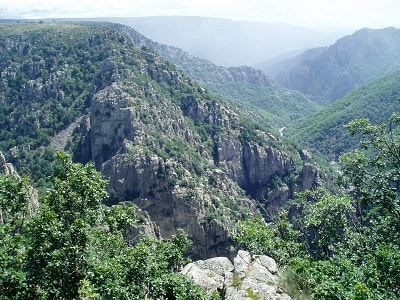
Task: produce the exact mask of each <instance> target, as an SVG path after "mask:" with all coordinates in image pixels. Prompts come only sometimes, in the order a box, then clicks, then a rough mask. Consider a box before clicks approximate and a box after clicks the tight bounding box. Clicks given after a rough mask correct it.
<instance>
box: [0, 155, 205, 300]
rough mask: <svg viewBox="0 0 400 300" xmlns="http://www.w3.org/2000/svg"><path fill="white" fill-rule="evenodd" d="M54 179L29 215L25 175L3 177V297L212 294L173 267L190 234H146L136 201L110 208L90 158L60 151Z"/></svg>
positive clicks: (0, 201)
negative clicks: (132, 229)
mask: <svg viewBox="0 0 400 300" xmlns="http://www.w3.org/2000/svg"><path fill="white" fill-rule="evenodd" d="M51 181H52V185H51V187H50V188H49V190H48V192H47V193H46V194H45V195H44V196H42V197H41V199H40V200H41V201H40V208H39V209H38V211H37V212H36V213H35V214H34V215H33V216H28V214H27V212H28V210H27V209H28V207H29V197H28V194H27V191H29V186H28V185H27V183H26V181H24V180H19V179H15V178H11V177H4V176H3V177H0V183H1V186H0V187H1V189H0V205H1V207H0V208H1V213H2V214H1V216H2V219H1V223H0V238H1V244H0V257H1V260H0V267H1V270H0V298H1V299H146V298H148V299H182V300H183V299H209V298H210V297H209V296H207V295H206V293H205V291H204V290H202V289H201V288H199V287H197V286H196V285H194V283H193V282H191V281H190V280H189V279H188V278H187V277H185V276H184V275H182V274H179V273H176V271H177V270H178V269H179V267H180V266H182V265H183V264H185V263H186V262H187V261H188V260H187V258H186V257H185V255H184V254H185V252H186V251H187V250H188V248H189V247H190V241H189V240H188V238H187V235H186V234H184V233H183V232H178V234H176V235H175V236H173V237H172V239H171V240H170V241H160V240H156V239H154V238H151V237H147V236H142V238H141V239H140V241H139V242H138V243H137V244H136V245H131V244H130V243H129V242H128V240H127V239H126V237H127V233H128V230H127V226H132V225H134V224H136V223H137V222H139V219H138V217H137V214H136V209H135V207H134V206H132V205H127V204H119V205H115V206H112V207H106V206H104V205H103V204H102V202H103V200H104V199H105V198H106V197H107V192H106V184H107V182H106V181H105V180H104V179H103V178H102V176H101V175H100V173H98V172H97V171H96V170H95V169H94V166H93V165H92V164H88V165H82V164H75V163H72V162H71V160H70V157H69V156H68V155H66V154H64V153H59V154H58V155H57V162H56V166H55V172H54V176H53V177H52V179H51Z"/></svg>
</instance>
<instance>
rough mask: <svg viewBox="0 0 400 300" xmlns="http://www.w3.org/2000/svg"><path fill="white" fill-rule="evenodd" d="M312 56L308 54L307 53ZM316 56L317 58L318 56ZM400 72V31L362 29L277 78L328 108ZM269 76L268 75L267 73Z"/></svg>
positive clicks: (291, 67)
mask: <svg viewBox="0 0 400 300" xmlns="http://www.w3.org/2000/svg"><path fill="white" fill-rule="evenodd" d="M308 53H309V52H308ZM315 54H317V55H315ZM399 69H400V29H396V28H393V27H391V28H385V29H367V28H365V29H361V30H358V31H356V32H355V33H353V34H352V35H349V36H345V37H343V38H341V39H339V40H338V41H337V42H336V43H335V44H333V45H331V46H330V47H328V48H326V49H325V50H324V51H322V52H321V53H318V51H316V53H314V55H313V56H311V57H307V55H304V54H303V55H302V58H301V57H300V62H298V63H296V64H295V65H294V66H289V68H288V69H287V70H286V71H284V72H283V73H282V74H280V75H278V76H277V77H275V78H276V79H277V80H278V82H280V83H281V84H282V85H283V86H285V87H287V88H291V89H295V90H299V91H301V92H302V93H304V94H305V95H307V96H309V97H310V98H311V99H313V100H314V101H316V102H318V103H320V104H323V105H326V104H329V103H331V102H333V101H334V100H336V99H339V98H341V97H343V96H344V95H346V94H347V93H349V92H351V91H352V90H354V89H355V88H357V87H359V86H361V85H363V84H366V83H369V82H371V81H373V80H375V79H378V78H379V77H381V76H383V75H385V74H388V73H391V72H393V71H396V70H399ZM266 72H267V71H266Z"/></svg>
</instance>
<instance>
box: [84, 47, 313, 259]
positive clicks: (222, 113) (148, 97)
mask: <svg viewBox="0 0 400 300" xmlns="http://www.w3.org/2000/svg"><path fill="white" fill-rule="evenodd" d="M142 51H143V53H142V54H141V57H142V60H139V62H138V63H137V68H138V70H134V69H129V68H126V69H124V68H121V67H117V65H116V64H115V63H113V62H112V61H110V60H111V59H108V60H106V61H105V62H104V63H103V65H102V67H101V72H100V73H99V75H98V77H97V79H96V86H97V88H96V93H94V94H93V96H92V100H91V108H90V110H91V114H90V119H89V120H88V119H86V118H85V119H83V121H82V125H81V131H82V139H81V142H80V144H79V145H80V146H79V147H78V150H77V151H76V153H79V156H80V157H79V159H80V160H83V161H85V160H87V161H89V160H93V161H94V162H95V163H96V166H97V167H98V168H99V169H100V170H101V172H102V173H103V174H104V175H105V176H106V177H107V178H108V179H109V181H110V194H111V195H112V197H113V199H112V201H115V202H118V201H131V202H133V203H135V204H136V205H137V206H138V207H139V208H140V209H142V210H144V211H146V212H147V213H148V214H149V216H150V218H151V220H152V221H154V222H155V223H156V224H157V226H158V228H159V231H160V234H161V236H162V237H163V238H170V237H171V236H172V235H173V234H174V233H175V232H176V230H177V229H178V228H182V229H184V230H185V231H186V232H187V233H188V234H189V237H190V239H192V240H193V249H192V256H193V257H195V258H208V257H213V256H230V255H231V251H232V246H231V238H230V236H231V234H230V229H231V228H232V226H233V224H234V223H235V222H236V221H235V220H238V219H240V218H241V217H242V216H244V215H249V214H255V213H256V210H255V207H256V206H257V204H256V202H255V201H254V200H252V199H249V198H247V197H245V196H244V195H243V193H242V190H241V189H243V190H245V191H246V192H247V193H248V194H250V195H252V196H253V198H254V199H256V200H258V201H259V202H260V203H262V205H264V206H266V207H267V206H268V209H271V211H274V210H276V209H277V208H278V207H279V206H280V205H282V204H283V203H284V202H285V201H287V199H289V198H290V197H291V196H293V193H294V192H295V191H296V189H304V188H312V187H314V186H316V185H318V179H319V173H318V172H317V171H315V173H313V174H312V176H313V178H309V177H307V179H304V180H303V179H301V178H302V177H301V176H302V173H301V172H300V173H299V174H297V175H293V176H295V177H296V176H297V177H296V178H297V180H299V181H301V182H295V181H293V182H292V183H290V185H289V186H287V188H285V189H283V188H282V189H281V190H280V191H279V192H277V191H274V188H275V187H272V186H271V181H272V180H273V179H274V178H285V177H288V176H289V175H290V174H291V173H293V172H294V171H295V169H296V163H295V161H294V159H293V158H292V157H291V156H290V155H289V154H288V153H287V152H285V151H283V150H278V149H276V148H274V147H272V146H269V145H268V141H273V142H275V143H276V142H278V141H277V139H276V138H275V137H274V136H272V135H271V134H268V133H265V132H263V131H258V132H255V133H254V134H255V135H259V136H260V137H262V139H263V140H265V141H266V144H259V143H256V142H254V141H252V140H248V141H246V140H240V138H239V137H240V135H241V132H242V131H243V130H244V129H243V126H246V125H244V124H242V121H241V118H240V116H239V114H238V113H237V112H234V111H233V110H231V109H230V108H229V107H227V106H225V105H222V104H221V103H218V102H217V101H210V100H209V99H207V94H206V92H205V91H204V90H203V89H200V87H194V86H193V84H192V83H190V82H188V81H187V79H185V78H184V77H183V76H182V75H181V74H180V73H179V72H177V71H176V70H174V69H173V68H171V67H169V66H167V65H166V64H165V63H164V62H163V61H162V60H161V59H160V58H159V57H158V56H157V55H155V54H154V53H153V52H152V51H151V50H149V49H146V48H144V49H142ZM138 72H140V73H141V75H137V73H138ZM146 72H147V74H148V75H149V76H150V77H151V78H152V80H154V81H156V82H157V84H161V85H166V86H168V85H171V82H173V83H175V85H177V86H178V87H180V88H182V89H183V88H184V89H188V88H190V89H194V88H195V89H196V93H195V94H186V95H184V96H182V97H181V99H180V101H179V103H176V102H172V101H171V100H170V99H169V98H168V97H166V96H165V95H163V94H162V93H160V91H159V90H158V89H157V86H156V85H155V84H154V81H151V80H148V82H147V83H146V84H143V83H141V84H139V81H138V80H139V79H138V76H142V77H143V76H144V75H143V74H142V73H145V74H146ZM237 72H238V74H242V75H241V76H245V75H243V74H244V73H246V72H244V71H243V70H242V71H241V69H238V70H237ZM102 74H106V75H104V76H106V78H104V76H103V75H102ZM246 74H247V73H246ZM238 76H239V75H238ZM246 76H247V75H246ZM248 80H252V79H250V78H248ZM105 82H107V83H108V85H105ZM178 87H174V88H175V89H177V88H178ZM196 126H197V128H207V129H208V132H207V131H206V132H204V131H203V136H202V137H201V136H199V132H198V131H196ZM211 129H212V130H211ZM204 140H206V142H207V143H208V145H210V144H211V147H210V146H206V145H205V143H204ZM297 155H299V154H297ZM194 159H195V160H194ZM299 159H300V160H301V157H300V155H299ZM307 170H308V169H307ZM310 173H311V172H308V173H307V176H308V175H309V174H310ZM210 215H211V216H212V217H210ZM218 216H219V217H218Z"/></svg>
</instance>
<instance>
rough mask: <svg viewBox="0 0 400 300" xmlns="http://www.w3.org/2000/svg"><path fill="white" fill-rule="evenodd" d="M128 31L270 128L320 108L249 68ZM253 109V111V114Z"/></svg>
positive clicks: (137, 40)
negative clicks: (217, 62)
mask: <svg viewBox="0 0 400 300" xmlns="http://www.w3.org/2000/svg"><path fill="white" fill-rule="evenodd" d="M125 29H126V28H125ZM129 34H130V35H131V36H133V38H134V39H135V40H136V42H137V43H138V44H141V45H146V46H148V47H151V48H153V49H155V50H156V51H157V52H158V53H159V54H160V55H161V56H162V57H163V58H164V59H166V60H168V61H169V62H171V63H173V64H174V65H176V66H177V67H178V68H179V69H181V70H183V71H184V72H185V73H186V74H188V75H189V76H190V77H191V78H194V79H196V80H198V81H199V82H200V83H202V84H203V85H204V86H205V87H206V88H208V89H210V90H211V91H213V92H214V93H215V94H217V95H219V96H221V97H222V98H224V99H226V100H228V101H229V102H231V103H233V104H234V105H235V106H238V107H240V108H242V109H243V110H246V111H248V114H250V116H251V117H252V118H258V120H259V121H260V122H262V124H263V125H265V126H268V127H270V128H277V127H283V126H285V125H286V124H287V123H288V122H289V121H291V120H294V119H296V118H299V117H301V116H305V115H309V114H311V113H313V112H315V111H317V110H318V109H319V105H318V104H316V103H315V102H313V101H311V100H309V99H308V98H307V97H305V96H304V95H302V94H301V93H300V92H297V91H293V90H288V89H286V88H284V87H282V86H281V85H279V84H278V83H276V82H275V81H274V80H272V79H271V78H269V77H267V76H265V75H264V74H263V73H262V72H260V71H259V70H256V69H254V68H252V67H249V66H242V67H229V68H227V67H222V66H217V65H215V64H213V63H211V62H210V61H207V60H204V59H200V58H197V57H195V56H193V55H190V54H189V53H187V52H185V51H182V50H181V49H179V48H176V47H171V46H167V45H163V44H160V43H156V42H153V41H151V40H149V39H147V38H146V37H144V36H143V35H141V34H139V33H138V32H136V31H134V30H131V31H129ZM252 111H253V112H255V113H256V114H252Z"/></svg>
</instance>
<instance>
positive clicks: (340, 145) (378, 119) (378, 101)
mask: <svg viewBox="0 0 400 300" xmlns="http://www.w3.org/2000/svg"><path fill="white" fill-rule="evenodd" d="M399 95H400V72H394V73H392V74H389V75H386V76H384V77H382V78H380V79H377V80H375V81H373V82H372V83H369V84H367V85H364V86H362V87H359V88H358V89H357V90H355V91H354V92H352V93H350V94H349V95H347V96H345V97H343V98H342V99H339V100H337V101H335V102H334V103H332V104H330V105H328V106H326V107H325V108H324V109H322V110H321V111H319V112H317V113H315V114H313V115H310V116H308V117H305V118H301V119H298V120H296V121H295V122H293V123H292V124H290V126H288V128H287V129H286V131H285V135H287V136H289V137H291V138H293V139H294V140H296V141H297V142H298V143H300V144H302V145H303V146H304V147H310V148H312V149H314V150H315V151H318V152H320V153H322V154H324V155H325V156H328V157H330V158H331V159H337V158H338V156H339V155H341V154H343V153H345V152H348V151H350V150H351V149H354V148H355V147H357V146H358V142H357V139H356V138H354V137H350V136H349V134H348V132H347V130H346V128H345V127H344V125H346V124H347V123H349V122H350V121H351V120H353V119H358V118H369V119H370V121H371V122H372V123H374V124H380V123H382V122H384V121H386V120H387V119H389V117H390V116H391V114H392V113H393V112H396V111H398V110H399V103H397V102H396V99H397V98H398V97H399Z"/></svg>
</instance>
